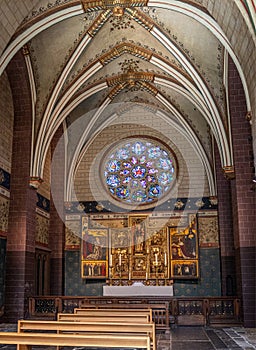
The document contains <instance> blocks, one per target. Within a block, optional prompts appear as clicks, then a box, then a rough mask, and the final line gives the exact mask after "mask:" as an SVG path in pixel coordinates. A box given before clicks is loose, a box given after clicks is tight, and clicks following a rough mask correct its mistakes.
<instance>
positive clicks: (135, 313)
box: [74, 308, 153, 322]
mask: <svg viewBox="0 0 256 350" xmlns="http://www.w3.org/2000/svg"><path fill="white" fill-rule="evenodd" d="M74 313H75V314H79V315H89V316H91V315H95V316H96V315H97V316H105V315H107V316H109V314H111V316H112V315H115V316H118V315H119V316H123V315H124V314H125V315H127V314H129V315H130V316H134V317H137V316H140V315H148V317H149V321H150V322H152V321H153V317H152V309H124V310H122V309H120V308H117V309H115V308H111V310H110V309H109V308H100V309H87V308H75V309H74Z"/></svg>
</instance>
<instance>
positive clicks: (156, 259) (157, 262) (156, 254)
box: [156, 254, 158, 265]
mask: <svg viewBox="0 0 256 350" xmlns="http://www.w3.org/2000/svg"><path fill="white" fill-rule="evenodd" d="M157 263H158V260H157V254H156V265H157Z"/></svg>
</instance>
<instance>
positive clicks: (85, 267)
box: [82, 260, 108, 279]
mask: <svg viewBox="0 0 256 350" xmlns="http://www.w3.org/2000/svg"><path fill="white" fill-rule="evenodd" d="M107 271H108V267H107V261H105V260H98V261H95V260H88V261H87V260H84V261H82V278H88V279H90V278H91V279H101V278H107V276H108V273H107Z"/></svg>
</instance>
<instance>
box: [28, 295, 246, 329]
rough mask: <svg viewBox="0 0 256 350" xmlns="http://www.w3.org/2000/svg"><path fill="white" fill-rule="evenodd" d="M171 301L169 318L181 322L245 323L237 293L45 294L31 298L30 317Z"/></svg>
mask: <svg viewBox="0 0 256 350" xmlns="http://www.w3.org/2000/svg"><path fill="white" fill-rule="evenodd" d="M166 302H168V304H169V320H170V323H171V324H177V325H225V326H226V325H227V326H228V325H241V323H242V321H241V310H240V300H239V299H238V298H236V297H205V298H204V297H191V298H186V297H142V298H137V297H125V298H122V297H84V296H81V297H71V296H58V297H57V296H43V297H39V296H36V297H31V298H30V299H29V317H30V318H37V317H39V318H44V317H48V318H49V319H55V318H56V315H57V313H59V312H62V313H73V312H74V309H75V308H79V307H81V305H84V304H103V305H104V304H108V305H109V304H110V305H111V304H123V305H124V306H126V307H127V305H129V304H138V307H139V305H140V304H160V303H166Z"/></svg>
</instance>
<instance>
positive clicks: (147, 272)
mask: <svg viewBox="0 0 256 350" xmlns="http://www.w3.org/2000/svg"><path fill="white" fill-rule="evenodd" d="M147 279H148V272H146V280H147Z"/></svg>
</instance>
